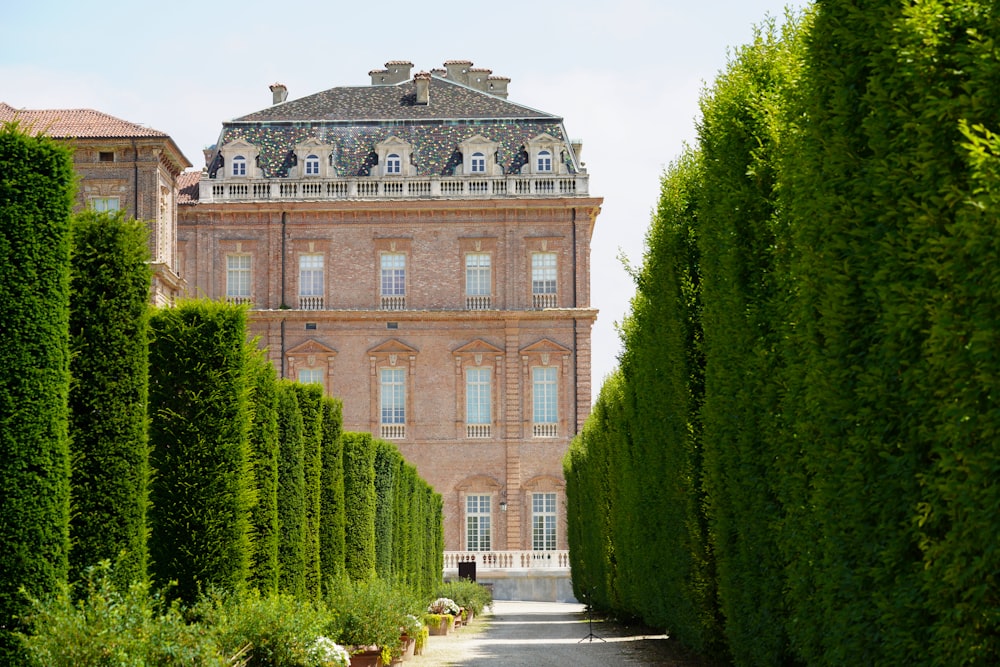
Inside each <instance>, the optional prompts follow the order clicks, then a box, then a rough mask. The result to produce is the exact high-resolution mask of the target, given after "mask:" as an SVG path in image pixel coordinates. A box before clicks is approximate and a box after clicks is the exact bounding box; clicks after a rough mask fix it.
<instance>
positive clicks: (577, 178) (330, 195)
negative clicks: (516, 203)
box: [198, 174, 590, 202]
mask: <svg viewBox="0 0 1000 667" xmlns="http://www.w3.org/2000/svg"><path fill="white" fill-rule="evenodd" d="M589 178H590V177H589V176H588V175H587V174H567V175H565V176H544V177H543V176H538V175H520V174H517V175H508V176H497V177H494V178H482V177H476V178H470V177H467V176H431V177H404V176H395V177H352V178H338V179H332V180H322V179H316V178H308V179H305V178H268V179H262V178H258V179H249V178H240V177H232V176H230V177H228V178H227V177H225V176H223V177H221V178H217V179H210V178H208V177H207V176H206V177H205V178H203V179H202V181H201V183H200V184H199V196H198V199H199V201H202V202H224V201H259V200H266V199H292V200H324V199H407V198H420V199H435V198H466V197H467V198H473V199H474V198H477V197H571V196H587V194H588V192H589Z"/></svg>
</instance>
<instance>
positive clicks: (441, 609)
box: [427, 598, 461, 616]
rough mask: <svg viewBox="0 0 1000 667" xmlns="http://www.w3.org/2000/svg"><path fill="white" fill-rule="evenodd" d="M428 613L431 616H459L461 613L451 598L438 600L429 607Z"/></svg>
mask: <svg viewBox="0 0 1000 667" xmlns="http://www.w3.org/2000/svg"><path fill="white" fill-rule="evenodd" d="M427 611H428V613H431V614H451V615H452V616H458V613H459V612H460V611H461V609H459V607H458V605H457V604H455V601H454V600H452V599H451V598H438V599H437V600H434V602H431V603H430V604H429V605H427Z"/></svg>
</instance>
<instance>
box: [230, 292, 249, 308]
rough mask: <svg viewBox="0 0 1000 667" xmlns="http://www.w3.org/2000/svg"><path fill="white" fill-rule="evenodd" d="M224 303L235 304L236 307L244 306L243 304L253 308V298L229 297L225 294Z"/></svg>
mask: <svg viewBox="0 0 1000 667" xmlns="http://www.w3.org/2000/svg"><path fill="white" fill-rule="evenodd" d="M226 303H235V304H236V305H240V306H241V305H244V304H246V305H248V306H253V297H252V296H231V295H228V294H227V295H226Z"/></svg>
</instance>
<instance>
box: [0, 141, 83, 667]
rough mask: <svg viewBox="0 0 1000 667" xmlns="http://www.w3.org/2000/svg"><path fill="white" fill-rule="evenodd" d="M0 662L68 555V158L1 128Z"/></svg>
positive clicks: (62, 571) (19, 658) (16, 660)
mask: <svg viewBox="0 0 1000 667" xmlns="http://www.w3.org/2000/svg"><path fill="white" fill-rule="evenodd" d="M0 174H2V177H0V341H3V343H2V344H0V480H3V481H2V485H0V486H2V489H0V517H3V519H2V520H0V545H2V548H0V619H4V620H3V621H2V622H0V626H2V627H0V663H3V664H9V665H20V664H25V663H24V660H25V657H24V655H23V654H22V653H21V652H20V650H19V648H18V644H17V642H16V640H15V639H14V637H13V635H12V634H11V631H12V630H15V629H17V628H18V627H20V617H21V615H22V613H23V612H24V610H25V604H26V600H25V599H24V597H23V595H22V594H21V593H20V592H19V590H20V588H21V587H22V586H23V587H25V589H26V590H27V591H28V593H30V594H32V595H44V594H47V593H50V592H54V591H55V589H56V587H57V586H58V584H59V583H60V582H62V581H65V579H66V576H67V568H68V555H67V554H68V551H69V449H68V444H67V422H68V407H67V395H68V393H69V267H70V208H71V205H72V198H73V166H72V161H71V158H70V154H69V151H68V150H67V149H66V148H64V147H62V146H60V145H58V144H56V143H55V142H54V141H52V140H50V139H47V138H45V137H32V136H28V135H27V134H26V133H25V132H23V131H22V130H21V129H20V128H19V127H18V126H17V125H15V124H5V125H3V126H2V127H0Z"/></svg>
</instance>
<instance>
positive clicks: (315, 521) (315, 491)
mask: <svg viewBox="0 0 1000 667" xmlns="http://www.w3.org/2000/svg"><path fill="white" fill-rule="evenodd" d="M293 386H294V387H295V393H296V396H297V397H298V399H299V411H300V412H301V413H302V477H303V481H304V483H305V501H306V525H305V536H304V538H305V547H304V549H305V577H306V581H305V585H306V592H307V594H308V595H310V596H311V597H312V598H314V599H316V598H318V597H319V594H320V576H321V575H320V548H319V544H320V540H319V534H320V508H321V507H322V504H321V493H322V476H323V452H322V445H323V388H322V387H321V386H320V385H318V384H300V383H298V382H296V383H294V384H293Z"/></svg>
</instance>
